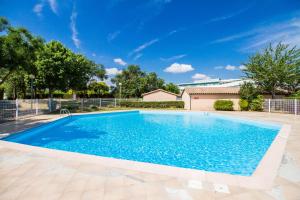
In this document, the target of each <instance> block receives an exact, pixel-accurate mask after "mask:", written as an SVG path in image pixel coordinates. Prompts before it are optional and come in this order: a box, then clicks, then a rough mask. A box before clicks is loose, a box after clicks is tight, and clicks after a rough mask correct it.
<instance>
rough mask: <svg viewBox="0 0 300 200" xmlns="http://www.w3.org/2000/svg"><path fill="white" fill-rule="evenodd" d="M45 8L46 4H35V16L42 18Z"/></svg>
mask: <svg viewBox="0 0 300 200" xmlns="http://www.w3.org/2000/svg"><path fill="white" fill-rule="evenodd" d="M43 7H44V4H42V3H38V4H35V5H34V7H33V12H35V14H37V15H38V16H42V11H43Z"/></svg>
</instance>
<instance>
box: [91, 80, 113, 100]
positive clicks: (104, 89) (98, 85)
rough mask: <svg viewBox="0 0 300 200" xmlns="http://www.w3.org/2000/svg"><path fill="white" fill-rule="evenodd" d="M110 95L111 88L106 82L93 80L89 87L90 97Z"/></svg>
mask: <svg viewBox="0 0 300 200" xmlns="http://www.w3.org/2000/svg"><path fill="white" fill-rule="evenodd" d="M108 94H109V87H108V85H106V83H104V82H97V81H96V80H92V81H91V82H90V84H89V85H88V95H89V97H103V96H105V95H108Z"/></svg>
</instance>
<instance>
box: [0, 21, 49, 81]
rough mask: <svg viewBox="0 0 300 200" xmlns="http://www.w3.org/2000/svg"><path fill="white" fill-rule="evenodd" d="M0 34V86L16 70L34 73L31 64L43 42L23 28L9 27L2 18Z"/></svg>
mask: <svg viewBox="0 0 300 200" xmlns="http://www.w3.org/2000/svg"><path fill="white" fill-rule="evenodd" d="M0 32H2V34H1V35H0V69H1V72H2V73H1V76H0V79H1V80H0V85H1V84H3V83H4V82H5V81H6V80H7V79H8V78H9V76H10V75H11V74H12V73H14V72H16V71H17V70H24V71H26V72H27V73H35V72H36V70H35V67H34V64H33V63H34V62H35V60H36V55H37V52H38V51H39V50H40V49H41V48H42V46H43V40H42V39H41V38H40V37H35V36H33V35H32V34H31V33H30V32H29V31H28V30H26V29H24V28H14V27H11V26H10V25H9V23H8V21H7V20H6V19H4V18H0Z"/></svg>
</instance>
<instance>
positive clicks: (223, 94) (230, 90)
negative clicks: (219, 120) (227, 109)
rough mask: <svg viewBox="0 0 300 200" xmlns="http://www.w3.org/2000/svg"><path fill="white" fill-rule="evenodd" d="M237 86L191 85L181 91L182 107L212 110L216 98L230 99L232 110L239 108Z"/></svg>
mask: <svg viewBox="0 0 300 200" xmlns="http://www.w3.org/2000/svg"><path fill="white" fill-rule="evenodd" d="M239 90H240V88H239V87H197V88H196V87H193V88H185V89H184V91H183V93H182V101H184V108H185V109H187V110H205V111H210V110H214V103H215V101H216V100H223V99H224V100H232V101H233V103H234V110H239V109H240V108H239V99H240V95H239Z"/></svg>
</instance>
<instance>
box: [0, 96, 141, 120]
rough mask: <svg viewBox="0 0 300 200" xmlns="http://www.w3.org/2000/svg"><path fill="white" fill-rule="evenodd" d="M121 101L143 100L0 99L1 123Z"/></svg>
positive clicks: (112, 105)
mask: <svg viewBox="0 0 300 200" xmlns="http://www.w3.org/2000/svg"><path fill="white" fill-rule="evenodd" d="M120 101H142V100H141V99H115V98H89V99H83V98H81V99H17V100H0V123H3V122H6V121H10V120H16V119H20V118H25V117H30V116H34V115H41V114H47V113H52V112H58V110H60V109H61V108H67V109H69V110H83V111H84V110H86V109H90V108H101V107H117V106H119V105H120Z"/></svg>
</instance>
